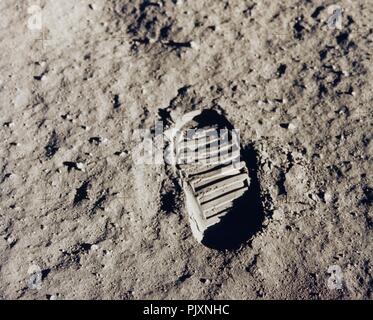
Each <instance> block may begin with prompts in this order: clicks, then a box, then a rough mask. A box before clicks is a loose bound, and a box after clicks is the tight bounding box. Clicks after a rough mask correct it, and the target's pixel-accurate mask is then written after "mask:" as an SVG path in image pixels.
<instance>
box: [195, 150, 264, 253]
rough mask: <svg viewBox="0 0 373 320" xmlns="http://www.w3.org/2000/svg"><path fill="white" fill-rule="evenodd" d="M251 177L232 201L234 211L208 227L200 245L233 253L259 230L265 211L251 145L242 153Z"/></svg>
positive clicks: (255, 160)
mask: <svg viewBox="0 0 373 320" xmlns="http://www.w3.org/2000/svg"><path fill="white" fill-rule="evenodd" d="M241 156H242V158H243V160H244V161H245V162H246V166H247V168H248V170H249V174H250V187H249V190H248V191H247V192H246V194H245V195H244V196H242V197H241V198H239V199H237V200H236V201H235V202H234V206H233V209H232V210H231V212H230V213H229V214H227V215H226V216H224V217H223V218H222V219H221V221H220V222H219V223H218V224H216V225H214V226H212V227H210V228H209V229H208V230H207V231H206V232H205V236H204V239H203V241H202V244H203V245H205V246H207V247H209V248H211V249H216V250H236V249H239V248H240V246H241V245H243V244H245V243H246V242H247V241H248V240H249V239H250V238H251V237H252V236H253V235H255V234H256V233H257V232H258V231H259V230H260V229H261V227H262V223H263V220H264V211H263V206H262V202H261V198H260V184H259V180H258V176H257V156H256V152H255V150H254V149H253V148H252V146H248V147H246V148H244V149H243V150H242V152H241Z"/></svg>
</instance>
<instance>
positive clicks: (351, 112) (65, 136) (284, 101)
mask: <svg viewBox="0 0 373 320" xmlns="http://www.w3.org/2000/svg"><path fill="white" fill-rule="evenodd" d="M0 8H1V13H2V14H1V18H0V48H1V50H0V57H1V58H0V70H1V73H0V108H1V109H0V110H1V112H0V137H1V139H0V299H49V300H58V299H125V300H131V299H216V300H219V299H244V300H250V299H373V291H372V290H373V278H372V276H373V267H372V258H373V246H372V243H373V238H372V226H373V211H372V198H373V189H372V188H373V181H372V169H373V168H372V158H371V156H372V153H373V143H372V132H373V131H372V112H373V110H372V101H373V90H372V83H373V74H372V71H373V63H372V53H373V25H372V17H373V2H372V1H370V0H359V1H355V0H354V1H352V0H351V1H350V0H341V1H338V2H333V1H328V0H326V1H319V0H308V1H300V0H290V1H272V0H263V1H259V0H235V1H226V0H223V1H216V0H151V1H147V0H107V1H104V0H90V1H83V0H65V1H52V0H40V1H38V0H28V1H21V0H1V1H0ZM205 109H215V110H219V112H221V113H222V114H224V116H225V117H226V118H227V119H228V120H229V121H230V123H232V126H233V127H234V128H235V129H237V130H239V133H240V145H241V151H242V155H241V156H242V161H244V162H245V164H246V167H247V168H248V175H249V177H250V186H249V201H248V202H247V203H246V205H244V206H241V208H240V210H239V211H237V212H238V214H239V215H240V217H242V219H243V220H242V221H243V222H242V223H239V224H238V223H233V222H232V223H230V225H229V226H228V228H226V229H225V230H215V237H214V239H213V240H212V243H210V245H204V244H200V243H198V242H197V241H196V240H195V239H194V237H193V235H192V231H191V228H190V225H189V221H188V213H187V210H186V206H185V198H184V193H183V190H182V188H181V186H180V183H179V181H178V178H177V176H175V174H174V171H173V170H172V166H170V165H169V164H168V163H167V161H164V160H165V158H164V157H162V154H163V151H164V150H166V148H167V142H166V141H165V139H163V134H162V130H163V129H164V130H167V129H168V128H170V127H171V126H172V119H175V118H177V117H178V116H182V115H183V114H185V113H187V112H190V111H193V110H205ZM160 129H162V130H160ZM144 141H146V142H147V143H144ZM143 149H144V150H143ZM149 150H150V153H151V154H152V153H154V154H158V155H159V154H161V157H155V158H156V159H155V158H151V160H152V161H147V160H149V155H147V153H149ZM143 151H144V152H143ZM144 159H145V160H144ZM238 234H239V235H240V236H241V237H240V241H238V242H237V241H233V239H236V236H237V235H238Z"/></svg>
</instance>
